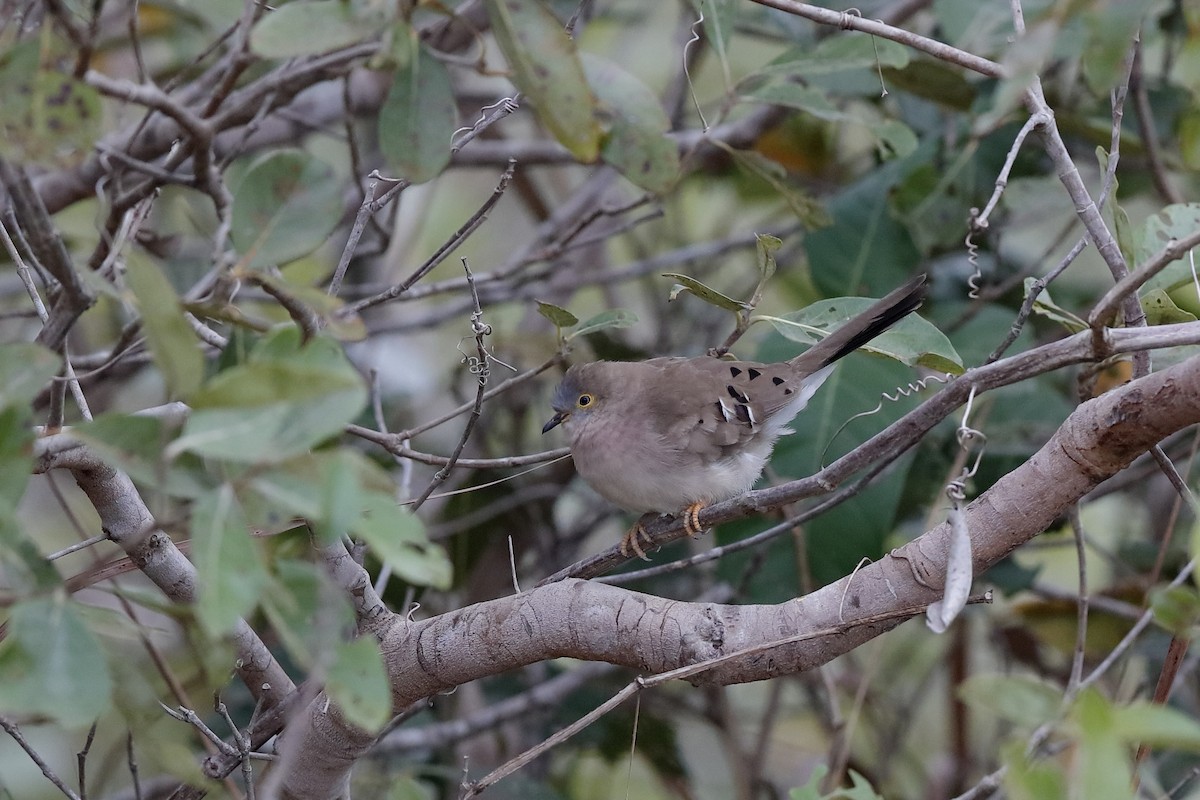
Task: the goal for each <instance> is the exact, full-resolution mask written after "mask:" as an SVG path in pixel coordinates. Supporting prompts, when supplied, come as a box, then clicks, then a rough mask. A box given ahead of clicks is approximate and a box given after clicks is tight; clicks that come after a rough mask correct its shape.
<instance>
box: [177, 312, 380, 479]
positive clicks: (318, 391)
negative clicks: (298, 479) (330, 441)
mask: <svg viewBox="0 0 1200 800" xmlns="http://www.w3.org/2000/svg"><path fill="white" fill-rule="evenodd" d="M298 345H299V332H298V331H297V330H296V328H294V327H292V326H286V327H282V328H279V329H277V330H276V331H275V332H274V333H273V334H272V335H271V336H270V337H268V338H266V339H264V340H262V342H260V343H259V345H258V347H257V348H256V350H255V352H254V353H253V354H251V357H250V359H249V360H248V361H247V362H246V363H245V364H239V365H237V366H235V367H231V368H230V369H227V370H225V371H224V372H220V373H218V374H217V375H216V376H215V377H214V378H213V379H212V380H211V381H209V382H208V384H207V385H206V386H205V387H204V388H203V389H201V390H200V391H199V392H197V393H196V394H195V395H194V396H193V398H192V407H193V409H194V410H193V412H192V414H191V416H190V417H189V418H188V421H187V424H186V425H185V426H184V430H183V433H182V434H181V435H180V437H179V438H178V439H176V440H175V441H174V442H173V443H172V444H171V445H170V447H168V449H167V453H168V456H169V457H170V456H173V455H177V454H178V453H182V452H192V453H196V454H198V455H203V456H210V457H215V458H225V459H229V460H231V461H238V462H279V461H284V460H286V459H288V458H291V457H293V456H296V455H299V454H300V453H303V452H305V451H307V450H308V449H310V448H312V447H314V446H315V445H317V444H318V443H320V442H322V441H324V440H325V439H327V438H329V437H330V436H333V435H335V434H337V433H338V432H339V431H341V430H342V428H343V427H345V425H346V424H347V423H349V422H350V421H351V420H353V419H354V418H355V417H357V416H358V413H359V411H361V410H362V407H363V405H364V404H365V403H366V399H367V392H366V387H365V386H364V385H363V380H362V376H360V375H359V373H358V371H357V370H356V369H355V368H354V366H353V365H352V364H351V363H350V362H349V361H348V360H346V356H345V354H344V353H343V352H342V350H341V348H340V347H339V346H338V344H337V343H336V342H334V341H332V340H330V339H326V338H323V337H318V338H316V339H313V340H312V341H310V342H308V343H307V344H306V345H304V346H303V347H298Z"/></svg>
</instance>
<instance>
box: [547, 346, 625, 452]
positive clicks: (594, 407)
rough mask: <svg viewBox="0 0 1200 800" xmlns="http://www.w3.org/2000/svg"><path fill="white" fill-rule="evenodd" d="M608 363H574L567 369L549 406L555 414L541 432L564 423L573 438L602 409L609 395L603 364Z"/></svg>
mask: <svg viewBox="0 0 1200 800" xmlns="http://www.w3.org/2000/svg"><path fill="white" fill-rule="evenodd" d="M607 366H609V365H608V364H606V363H605V362H603V361H598V362H595V363H592V364H576V365H575V366H573V367H571V368H570V369H568V370H567V374H566V375H564V376H563V379H562V381H561V382H560V383H559V384H558V388H556V389H555V390H554V396H553V397H552V398H551V400H550V406H551V408H553V409H554V416H552V417H551V418H550V420H549V421H548V422H547V423H546V424H545V425H544V426H543V427H542V433H546V432H547V431H550V430H552V429H553V428H557V427H558V426H559V425H562V426H563V429H564V430H566V432H567V434H568V435H569V436H571V438H572V439H574V438H575V436H576V435H577V433H578V432H579V431H580V430H582V429H583V428H584V427H585V426H586V425H587V423H588V420H590V419H594V418H595V415H596V414H599V413H602V412H603V410H604V406H605V404H606V403H607V402H608V401H609V400H610V399H611V387H610V383H611V381H609V380H608V375H607V372H606V370H605V368H606V367H607Z"/></svg>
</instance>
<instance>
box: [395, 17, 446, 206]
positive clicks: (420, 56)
mask: <svg viewBox="0 0 1200 800" xmlns="http://www.w3.org/2000/svg"><path fill="white" fill-rule="evenodd" d="M414 35H415V34H414ZM416 50H417V52H416V57H415V58H410V59H408V61H406V62H405V63H404V65H403V66H402V67H401V68H400V69H399V70H397V72H396V76H395V78H394V79H393V81H392V87H391V89H390V90H389V91H388V95H387V99H385V100H384V101H383V107H382V108H380V109H379V149H380V150H381V151H382V152H383V156H384V158H385V159H387V163H388V165H389V166H391V167H392V168H394V169H395V170H397V171H398V172H399V173H400V174H401V175H403V176H404V177H406V178H408V179H409V180H410V181H412V182H413V183H424V182H425V181H428V180H430V179H431V178H434V177H436V176H437V175H438V174H439V173H440V172H441V171H442V169H444V168H445V166H446V165H447V164H449V163H450V139H451V137H452V136H453V135H454V129H455V128H456V127H457V125H458V107H457V105H456V103H455V100H454V87H453V85H451V83H450V73H449V72H448V71H447V69H446V65H445V64H443V63H442V62H441V61H439V60H438V59H437V58H436V57H434V55H433V54H432V53H430V52H429V50H427V49H426V48H424V47H417V48H416Z"/></svg>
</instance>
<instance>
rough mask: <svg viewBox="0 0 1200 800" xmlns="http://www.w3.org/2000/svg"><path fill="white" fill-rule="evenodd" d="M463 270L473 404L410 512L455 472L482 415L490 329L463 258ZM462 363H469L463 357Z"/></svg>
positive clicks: (488, 371)
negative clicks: (469, 305)
mask: <svg viewBox="0 0 1200 800" xmlns="http://www.w3.org/2000/svg"><path fill="white" fill-rule="evenodd" d="M462 265H463V269H464V270H465V271H466V273H467V286H468V287H469V288H470V290H471V299H472V300H473V301H474V303H475V313H474V314H472V315H471V330H472V332H473V333H474V334H475V352H476V353H477V354H478V356H477V357H478V362H477V363H475V364H473V365H471V372H472V374H474V375H475V376H476V381H477V384H478V385H477V387H476V390H475V402H474V403H473V404H472V407H471V413H470V414H469V415H468V416H467V424H466V425H464V426H463V432H462V436H461V437H460V438H459V440H458V445H457V446H456V447H455V448H454V452H453V453H452V454H451V455H450V459H449V461H447V463H446V465H445V466H444V467H442V468H441V469H440V470H438V471H437V472H436V473H435V474H434V476H433V479H432V480H430V481H429V485H428V486H426V487H425V491H423V492H421V494H420V496H419V497H417V499H416V500H414V501H413V502H412V504H411V505H412V509H413V511H416V510H417V509H418V508H420V507H421V505H422V504H423V503H424V502H425V501H426V500H427V499H428V498H429V495H431V494H433V490H434V489H436V488H437V487H438V486H441V485H442V482H443V481H445V480H446V478H448V477H450V470H452V469H454V463H455V462H456V461H457V460H458V458H459V456H461V455H462V451H463V448H465V447H466V446H467V440H468V439H470V438H471V432H472V431H473V430H474V429H475V423H476V422H478V421H479V417H480V415H481V414H482V411H483V399H484V394H485V390H486V387H487V379H488V375H489V374H490V372H491V367H490V364H489V360H490V358H491V356H490V355H488V351H487V347H486V346H485V345H484V343H483V337H485V336H487V335H488V334H490V333H491V332H492V326H490V325H488V324H486V323H485V322H484V321H483V309H481V308H480V307H479V293H478V292H476V291H475V281H474V278H473V276H472V275H471V266H470V265H469V264H468V263H467V260H466V259H465V258H464V259H463V260H462ZM463 360H464V361H469V360H470V359H469V358H468V357H466V356H464V357H463Z"/></svg>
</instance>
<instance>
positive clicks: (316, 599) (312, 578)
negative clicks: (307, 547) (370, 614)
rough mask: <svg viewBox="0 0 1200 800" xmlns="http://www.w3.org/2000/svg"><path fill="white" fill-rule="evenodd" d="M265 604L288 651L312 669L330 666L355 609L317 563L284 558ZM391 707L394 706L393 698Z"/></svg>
mask: <svg viewBox="0 0 1200 800" xmlns="http://www.w3.org/2000/svg"><path fill="white" fill-rule="evenodd" d="M274 568H275V573H276V574H275V576H274V580H273V581H272V582H271V587H270V589H269V590H268V591H267V592H265V593H264V594H263V602H262V608H263V611H264V612H265V613H266V615H267V619H269V620H270V622H271V627H272V628H273V629H274V631H275V633H276V634H277V635H278V636H279V639H280V641H282V642H283V646H284V648H286V650H287V652H288V655H290V656H291V657H292V658H293V659H294V660H295V661H296V662H297V663H298V664H300V665H301V666H303V667H304V668H305V669H308V670H319V669H323V668H326V667H328V665H329V664H330V662H331V661H332V660H333V659H334V657H335V656H334V652H335V650H336V648H338V647H339V646H340V644H341V641H342V637H343V635H344V633H345V631H346V629H347V628H348V627H349V626H353V624H354V613H353V610H352V609H351V608H350V604H349V602H348V601H347V599H346V597H345V594H344V593H343V592H342V591H341V590H340V589H338V588H337V587H335V586H333V585H331V584H330V582H329V579H328V578H327V577H326V576H325V574H324V573H323V572H321V571H320V570H319V569H318V568H317V567H316V566H314V565H313V564H310V563H308V562H305V561H293V560H289V559H280V560H278V561H276V562H275V563H274ZM388 708H391V703H390V701H389V703H388Z"/></svg>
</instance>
